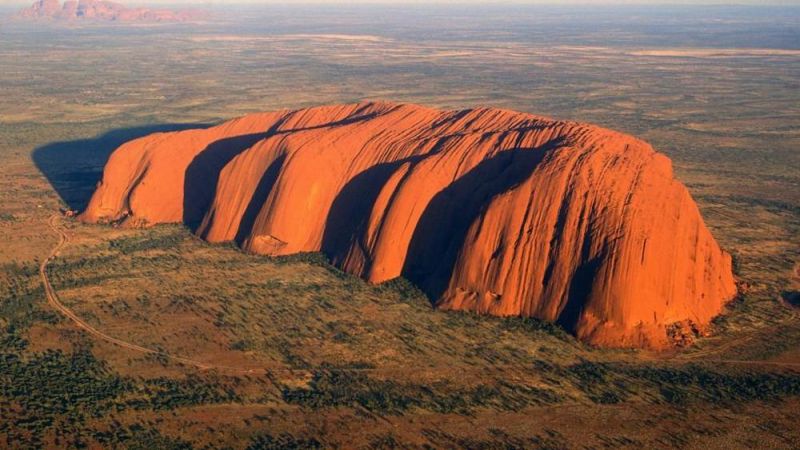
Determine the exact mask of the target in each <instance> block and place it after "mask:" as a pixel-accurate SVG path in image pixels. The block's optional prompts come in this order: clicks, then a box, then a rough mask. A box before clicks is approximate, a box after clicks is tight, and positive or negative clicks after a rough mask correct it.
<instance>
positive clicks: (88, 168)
mask: <svg viewBox="0 0 800 450" xmlns="http://www.w3.org/2000/svg"><path fill="white" fill-rule="evenodd" d="M207 126H208V125H206V124H159V125H148V126H141V127H132V128H120V129H116V130H112V131H109V132H107V133H104V134H102V135H99V136H97V137H95V138H91V139H79V140H75V141H63V142H54V143H51V144H47V145H44V146H41V147H39V148H37V149H35V150H34V151H33V155H32V158H33V162H34V164H36V167H37V168H38V169H39V170H40V171H41V172H42V174H44V176H45V177H46V178H47V181H48V182H50V184H51V185H52V186H53V188H54V189H55V190H56V192H57V193H58V195H59V196H60V197H61V199H62V200H64V202H65V203H66V204H67V206H69V208H71V209H73V210H76V211H82V210H83V209H85V208H86V205H87V204H88V203H89V199H90V198H91V196H92V193H93V192H94V189H95V187H96V186H97V183H98V182H99V181H100V179H101V178H102V175H103V167H104V166H105V164H106V162H107V161H108V157H109V156H110V155H111V153H112V152H113V151H114V150H115V149H116V148H117V147H119V146H120V145H122V144H124V143H125V142H127V141H130V140H132V139H137V138H140V137H143V136H147V135H148V134H151V133H157V132H164V131H179V130H186V129H190V128H205V127H207Z"/></svg>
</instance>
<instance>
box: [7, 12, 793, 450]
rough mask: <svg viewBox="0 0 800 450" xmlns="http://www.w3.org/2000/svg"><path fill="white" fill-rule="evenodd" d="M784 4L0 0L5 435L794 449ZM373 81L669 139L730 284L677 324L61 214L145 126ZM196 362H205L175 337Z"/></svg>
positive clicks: (333, 98)
mask: <svg viewBox="0 0 800 450" xmlns="http://www.w3.org/2000/svg"><path fill="white" fill-rule="evenodd" d="M798 20H800V10H797V9H795V8H790V7H789V8H746V7H718V8H703V7H686V8H667V7H663V8H650V9H643V8H637V7H628V8H610V7H605V8H596V9H590V10H588V11H587V10H580V9H575V8H566V7H564V8H558V7H544V6H540V7H522V6H519V7H510V6H509V7H481V8H474V9H469V8H464V7H455V6H451V7H429V8H426V9H422V10H419V9H416V10H415V9H410V8H402V7H389V6H386V7H350V8H344V9H342V8H336V9H334V8H331V7H321V6H320V7H315V8H312V9H309V8H301V7H270V8H260V9H255V8H254V9H234V10H228V11H222V10H219V11H217V16H216V18H215V20H209V21H208V22H206V23H195V24H178V25H153V26H145V25H136V26H122V25H116V26H109V25H102V24H91V23H90V24H83V25H75V24H67V25H57V24H42V23H19V22H13V21H10V20H6V21H3V22H0V42H2V45H0V161H2V164H0V167H2V168H3V170H2V171H0V243H2V245H0V264H2V270H0V359H2V363H0V446H2V447H10V448H28V447H52V448H60V447H65V446H66V447H87V446H88V447H92V446H105V447H123V448H124V447H129V448H192V447H197V448H204V447H206V448H208V447H214V448H219V447H230V448H247V447H249V448H287V447H295V448H329V447H342V448H353V447H356V448H425V447H426V446H427V447H433V448H459V447H468V448H618V447H629V448H642V447H645V448H654V447H655V448H658V447H691V448H697V447H706V448H708V447H713V448H717V447H727V448H731V447H732V448H741V447H754V446H758V447H774V448H792V447H793V446H794V445H796V443H797V442H798V441H800V428H798V426H797V420H796V411H797V409H798V407H800V400H799V399H798V395H800V322H799V321H798V319H800V309H798V308H800V300H798V296H799V295H800V294H798V291H800V189H798V186H800V171H799V169H800V152H798V148H800V47H799V46H798V43H800V27H798V25H797V24H798ZM367 99H388V100H393V101H404V102H413V103H420V104H425V105H430V106H436V107H445V108H464V107H474V106H495V107H502V108H509V109H514V110H519V111H526V112H532V113H536V114H543V115H548V116H552V117H557V118H563V119H571V120H579V121H587V122H592V123H597V124H600V125H602V126H606V127H609V128H613V129H617V130H620V131H624V132H627V133H630V134H633V135H636V136H638V137H640V138H642V139H644V140H646V141H648V142H650V143H651V144H652V145H653V146H654V147H655V148H656V149H658V150H660V151H661V152H663V153H665V154H667V155H668V156H669V157H670V158H672V160H673V164H674V168H675V171H676V173H677V176H678V178H679V179H680V180H681V181H683V182H684V183H686V184H687V186H688V187H689V189H690V191H691V193H692V195H693V197H694V198H695V200H696V201H697V202H698V204H699V205H700V207H701V210H702V213H703V216H704V218H705V220H706V223H707V224H708V226H709V227H710V229H711V230H712V232H713V234H714V235H715V237H716V238H717V239H718V241H719V242H720V244H721V245H722V246H723V248H725V249H726V250H727V251H729V252H730V253H731V254H733V255H734V257H735V261H736V271H737V274H736V275H737V279H738V280H739V283H740V290H741V295H740V296H739V298H737V299H736V300H735V301H734V302H733V303H732V304H731V305H730V306H729V308H728V310H727V311H726V313H725V314H724V315H722V316H720V318H719V319H718V320H717V321H716V323H715V326H714V330H713V333H712V334H711V335H710V336H704V337H697V338H696V339H695V342H694V343H693V345H691V346H688V347H686V348H680V349H676V350H674V351H671V352H665V353H663V352H662V353H654V352H647V351H634V350H608V349H606V350H603V349H596V348H592V347H588V346H586V345H583V344H581V343H580V342H578V341H576V340H575V339H574V338H572V337H571V336H570V335H568V334H567V333H565V332H564V331H563V330H561V329H560V328H558V327H557V326H555V325H551V324H548V323H544V322H540V321H536V320H532V319H520V318H490V317H479V316H475V315H471V314H465V313H449V312H440V311H436V310H433V309H432V308H431V306H430V302H429V300H428V299H427V298H425V297H424V295H422V294H421V293H420V292H419V291H418V290H416V289H415V288H414V286H412V285H410V284H409V283H407V282H405V281H403V280H396V281H393V282H390V283H387V284H384V285H378V286H372V285H369V284H366V283H364V282H363V281H361V280H359V279H357V278H353V277H351V276H349V275H347V274H344V273H342V272H340V271H338V270H336V269H335V268H333V267H331V266H330V265H328V264H327V262H326V261H325V259H324V257H322V256H321V255H317V254H304V255H296V256H291V257H282V258H267V257H259V256H253V255H247V254H244V253H242V252H240V251H239V250H237V249H236V248H235V247H234V246H232V245H211V244H207V243H204V242H202V241H200V240H198V239H196V238H194V237H193V236H192V234H191V233H190V232H189V231H188V230H187V229H185V228H184V227H182V226H179V225H174V226H173V225H169V226H157V227H154V228H150V229H144V230H142V229H121V228H114V227H107V226H97V225H84V224H80V223H78V222H76V221H73V220H70V219H67V218H59V219H58V220H57V223H58V224H60V225H59V226H60V227H63V229H64V230H65V231H66V233H67V235H68V237H69V239H68V241H67V242H66V244H65V246H64V247H63V248H61V249H60V251H59V252H58V255H57V257H56V258H55V259H54V260H53V261H52V262H51V263H49V264H48V266H47V273H48V276H49V279H50V281H51V282H52V284H53V287H54V288H55V290H56V291H57V293H58V297H59V299H60V301H61V302H62V303H63V304H64V305H65V306H66V307H68V308H70V309H71V310H72V311H74V312H75V314H77V315H78V316H80V317H81V318H82V319H83V320H84V321H85V322H86V323H88V324H89V325H90V326H91V327H94V329H97V330H100V331H102V332H103V333H104V334H107V335H110V336H113V337H115V338H117V339H120V340H123V341H126V342H131V343H135V344H136V345H139V346H142V347H145V348H147V349H151V350H154V352H150V353H143V352H141V351H137V350H133V349H130V348H121V347H119V346H118V345H115V344H113V343H110V342H107V341H105V340H103V339H98V338H97V336H95V335H92V334H90V333H87V332H86V331H85V330H83V329H81V328H79V327H77V326H76V324H75V323H74V322H72V321H71V320H69V319H68V318H66V317H64V316H62V315H61V314H59V312H58V311H57V310H56V309H53V308H52V306H51V305H50V304H48V301H47V299H46V297H45V290H44V287H43V285H42V280H41V279H40V274H39V265H40V263H41V262H42V261H43V260H44V259H45V258H46V257H47V256H48V254H49V253H50V251H51V249H53V247H54V246H55V245H56V243H57V241H58V234H57V233H56V232H55V230H54V229H52V228H51V227H50V225H49V220H50V218H51V217H52V216H53V215H54V214H58V211H59V208H67V207H69V208H73V209H78V210H80V209H81V208H82V207H83V206H85V203H86V201H87V200H88V197H89V195H91V192H92V190H93V188H94V184H95V183H96V181H97V180H98V178H99V175H100V172H101V170H102V166H103V164H104V162H105V160H106V158H107V157H108V154H109V153H110V152H111V151H112V150H113V149H114V148H116V147H117V146H118V145H120V144H121V143H123V142H125V141H126V140H129V139H131V138H134V137H138V136H142V135H145V134H148V133H151V132H154V131H163V130H176V129H182V128H186V127H200V126H207V125H209V124H214V123H218V122H220V121H222V120H225V119H229V118H233V117H236V116H239V115H242V114H246V113H249V112H256V111H270V110H276V109H285V108H300V107H306V106H312V105H320V104H329V103H341V102H351V101H359V100H367ZM173 357H178V358H183V359H185V360H188V361H196V362H200V363H201V364H200V365H201V366H203V367H197V365H193V364H192V363H187V362H186V361H181V360H176V359H174V358H173Z"/></svg>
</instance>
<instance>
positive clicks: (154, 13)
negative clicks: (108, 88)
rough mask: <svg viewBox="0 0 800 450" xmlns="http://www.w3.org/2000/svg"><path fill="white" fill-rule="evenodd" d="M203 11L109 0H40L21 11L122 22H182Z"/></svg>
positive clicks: (25, 14)
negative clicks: (154, 7)
mask: <svg viewBox="0 0 800 450" xmlns="http://www.w3.org/2000/svg"><path fill="white" fill-rule="evenodd" d="M202 15H203V14H202V13H201V12H199V11H171V10H166V9H148V8H128V7H126V6H124V5H122V4H120V3H117V2H112V1H108V0H79V1H78V0H67V1H66V2H64V6H63V7H62V6H61V3H60V2H59V0H38V1H37V2H36V3H34V4H33V5H32V6H30V7H29V8H25V9H23V10H22V11H20V12H19V14H18V16H19V17H21V18H28V19H33V18H45V19H61V20H75V19H89V20H100V21H119V22H141V21H146V22H181V21H185V20H193V19H197V18H200V17H202Z"/></svg>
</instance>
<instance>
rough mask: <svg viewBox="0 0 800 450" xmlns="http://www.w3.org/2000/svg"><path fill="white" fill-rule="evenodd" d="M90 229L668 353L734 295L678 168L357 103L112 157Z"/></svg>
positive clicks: (627, 152)
mask: <svg viewBox="0 0 800 450" xmlns="http://www.w3.org/2000/svg"><path fill="white" fill-rule="evenodd" d="M82 218H83V219H84V220H86V221H90V222H122V223H123V224H126V225H135V226H142V225H150V224H156V223H164V222H184V223H186V224H188V225H190V226H191V227H193V229H195V230H196V233H197V234H198V235H199V236H201V237H203V238H204V239H207V240H209V241H212V242H221V241H231V240H233V241H236V242H237V243H238V244H239V245H241V247H242V248H244V249H246V250H248V251H251V252H255V253H260V254H268V255H284V254H291V253H296V252H315V251H322V252H324V253H325V254H326V255H328V257H329V258H330V259H331V260H332V262H333V263H334V264H336V265H337V266H339V267H341V268H342V269H344V270H346V271H347V272H350V273H353V274H356V275H358V276H360V277H363V278H364V279H366V280H368V281H370V282H374V283H379V282H382V281H386V280H390V279H393V278H395V277H399V276H404V277H406V278H408V279H410V280H411V281H413V282H414V283H416V284H417V285H418V286H420V287H421V288H422V289H423V290H424V291H425V292H426V293H427V294H428V295H430V296H431V298H432V299H433V300H434V301H435V303H436V305H437V306H438V307H439V308H444V309H458V310H472V311H476V312H479V313H485V314H492V315H522V316H533V317H537V318H541V319H546V320H551V321H556V322H558V323H560V324H562V325H563V326H564V327H566V328H567V329H568V330H570V331H572V332H574V333H575V334H576V335H577V336H578V337H579V338H581V339H583V340H585V341H587V342H590V343H593V344H597V345H604V346H625V347H653V348H659V347H664V346H667V345H669V343H670V340H669V337H668V334H669V333H668V331H669V330H670V329H671V328H674V327H675V326H676V324H682V325H683V326H685V325H687V324H688V325H690V326H691V327H693V328H697V329H703V328H704V327H705V326H706V325H707V324H708V323H709V321H710V320H711V319H712V318H713V317H714V316H715V315H717V314H718V313H719V312H720V311H721V309H722V307H723V305H724V304H725V303H726V302H727V301H728V300H730V299H731V298H732V297H733V296H734V295H735V293H736V288H735V283H734V279H733V275H732V270H731V258H730V256H729V255H728V254H726V253H725V252H724V251H722V250H721V249H720V248H719V246H718V245H717V243H716V242H715V241H714V238H713V237H712V236H711V234H710V233H709V231H708V229H707V228H706V226H705V225H704V223H703V220H702V218H701V216H700V213H699V211H698V208H697V206H696V205H695V203H694V201H693V200H692V198H691V197H690V195H689V193H688V191H687V190H686V188H685V187H684V186H683V185H682V184H681V183H680V182H678V181H676V180H675V178H674V177H673V173H672V167H671V163H670V161H669V159H668V158H667V157H665V156H664V155H661V154H659V153H657V152H655V151H654V150H653V149H652V148H651V147H650V146H649V145H648V144H646V143H645V142H642V141H640V140H638V139H635V138H633V137H631V136H627V135H624V134H621V133H617V132H614V131H610V130H606V129H603V128H600V127H597V126H593V125H586V124H580V123H574V122H565V121H556V120H551V119H547V118H543V117H537V116H533V115H529V114H522V113H518V112H512V111H505V110H498V109H470V110H462V111H440V110H436V109H431V108H426V107H422V106H417V105H410V104H394V103H361V104H351V105H338V106H325V107H317V108H310V109H303V110H298V111H282V112H274V113H265V114H254V115H249V116H246V117H242V118H239V119H236V120H232V121H230V122H226V123H223V124H221V125H218V126H215V127H212V128H208V129H198V130H189V131H180V132H174V133H157V134H154V135H151V136H148V137H145V138H142V139H137V140H135V141H132V142H129V143H127V144H125V145H123V146H122V147H120V148H119V149H117V150H116V151H115V152H114V153H113V154H112V156H111V158H110V160H109V162H108V164H107V166H106V168H105V172H104V175H103V180H102V182H101V183H100V184H99V186H98V188H97V191H96V192H95V194H94V196H93V197H92V199H91V202H90V204H89V206H88V209H87V210H86V211H85V212H84V213H83V215H82Z"/></svg>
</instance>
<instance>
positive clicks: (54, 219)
mask: <svg viewBox="0 0 800 450" xmlns="http://www.w3.org/2000/svg"><path fill="white" fill-rule="evenodd" d="M48 225H50V228H52V229H53V231H55V232H56V233H58V244H56V246H55V247H53V250H51V251H50V254H49V255H48V256H47V258H46V259H45V260H44V261H42V263H41V264H40V265H39V275H40V276H41V278H42V284H43V285H44V293H45V296H46V297H47V303H49V304H50V306H52V307H53V308H55V309H56V310H57V311H58V312H60V313H61V314H63V315H64V316H66V317H67V318H68V319H70V320H71V321H72V322H74V323H75V325H77V326H79V327H80V328H83V329H84V330H85V331H86V332H87V333H89V334H91V335H92V336H95V337H96V338H98V339H101V340H103V341H106V342H109V343H111V344H114V345H117V346H119V347H122V348H126V349H128V350H133V351H135V352H139V353H146V354H154V355H160V356H164V357H167V358H169V359H171V360H173V361H175V362H179V363H182V364H186V365H189V366H194V367H197V368H198V369H203V370H207V369H224V370H231V369H234V370H237V371H241V372H247V373H253V372H255V370H248V369H238V368H233V367H227V366H215V365H212V364H208V363H204V362H201V361H196V360H194V359H189V358H184V357H181V356H175V355H170V354H168V353H164V352H162V351H158V350H154V349H152V348H147V347H142V346H141V345H136V344H133V343H131V342H127V341H123V340H122V339H117V338H115V337H113V336H109V335H108V334H106V333H103V332H102V331H100V330H98V329H97V328H95V327H93V326H91V325H90V324H88V323H86V321H85V320H83V319H81V318H80V317H79V316H78V315H77V314H75V313H74V312H73V311H72V310H71V309H69V308H67V307H66V306H65V305H64V304H63V303H61V301H60V300H59V299H58V294H57V293H56V290H55V289H53V285H52V284H51V283H50V278H49V277H48V276H47V265H48V264H49V263H50V262H51V261H53V260H54V259H55V258H56V257H57V256H58V252H59V251H61V249H62V248H64V246H65V245H66V244H67V243H68V242H69V235H67V233H66V231H64V229H63V228H61V227H60V226H59V225H60V224H59V215H58V214H53V215H52V216H50V219H49V220H48Z"/></svg>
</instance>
